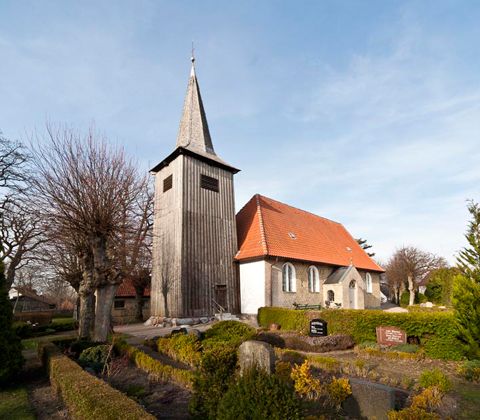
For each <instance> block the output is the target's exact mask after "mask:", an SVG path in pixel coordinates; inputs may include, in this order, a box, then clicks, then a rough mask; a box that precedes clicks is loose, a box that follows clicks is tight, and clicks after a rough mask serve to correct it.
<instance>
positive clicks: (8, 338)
mask: <svg viewBox="0 0 480 420" xmlns="http://www.w3.org/2000/svg"><path fill="white" fill-rule="evenodd" d="M12 320H13V315H12V305H11V304H10V301H9V299H8V290H7V289H6V284H5V274H4V272H3V263H2V262H0V349H1V351H0V385H1V384H3V383H6V382H8V381H9V380H10V378H11V377H12V376H14V375H15V374H17V373H18V372H19V371H20V369H21V368H22V366H23V362H24V360H23V357H22V343H21V342H20V339H19V338H18V337H17V336H16V335H15V332H14V330H13V329H12Z"/></svg>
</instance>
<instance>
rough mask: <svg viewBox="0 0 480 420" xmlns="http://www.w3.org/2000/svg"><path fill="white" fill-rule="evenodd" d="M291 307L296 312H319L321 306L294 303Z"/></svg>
mask: <svg viewBox="0 0 480 420" xmlns="http://www.w3.org/2000/svg"><path fill="white" fill-rule="evenodd" d="M293 307H294V308H295V309H298V310H303V311H304V310H320V309H322V305H308V304H302V303H294V304H293Z"/></svg>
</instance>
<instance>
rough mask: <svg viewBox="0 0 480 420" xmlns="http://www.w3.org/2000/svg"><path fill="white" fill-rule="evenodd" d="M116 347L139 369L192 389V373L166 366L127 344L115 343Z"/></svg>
mask: <svg viewBox="0 0 480 420" xmlns="http://www.w3.org/2000/svg"><path fill="white" fill-rule="evenodd" d="M115 347H116V349H117V350H118V351H119V352H120V353H122V354H126V355H127V356H128V358H129V359H130V360H131V361H132V362H133V363H135V366H137V367H138V368H139V369H142V370H144V371H145V372H148V373H150V374H151V375H154V376H156V377H157V378H158V379H161V380H164V381H173V382H175V383H176V384H178V385H180V386H183V387H185V388H191V387H192V380H193V372H192V371H190V370H185V369H178V368H175V367H173V366H170V365H165V364H163V363H162V362H160V361H159V360H157V359H154V358H153V357H152V356H149V355H148V354H146V353H144V352H143V351H141V350H139V349H138V348H136V347H134V346H131V345H129V344H127V343H125V342H117V343H115Z"/></svg>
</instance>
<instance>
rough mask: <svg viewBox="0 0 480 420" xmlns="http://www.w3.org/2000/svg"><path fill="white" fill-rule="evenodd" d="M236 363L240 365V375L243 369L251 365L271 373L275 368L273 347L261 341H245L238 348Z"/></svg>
mask: <svg viewBox="0 0 480 420" xmlns="http://www.w3.org/2000/svg"><path fill="white" fill-rule="evenodd" d="M238 364H239V366H240V375H242V374H243V372H245V370H248V369H251V368H253V367H257V368H258V369H261V370H263V371H265V372H267V373H269V374H270V373H273V372H274V370H275V352H274V351H273V347H272V346H271V345H270V344H268V343H264V342H262V341H254V340H248V341H245V342H243V343H242V344H241V345H240V347H239V348H238Z"/></svg>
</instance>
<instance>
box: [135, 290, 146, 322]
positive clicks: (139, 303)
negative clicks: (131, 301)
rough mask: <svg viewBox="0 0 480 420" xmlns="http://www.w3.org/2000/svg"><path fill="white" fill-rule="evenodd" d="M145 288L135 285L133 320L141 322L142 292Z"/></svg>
mask: <svg viewBox="0 0 480 420" xmlns="http://www.w3.org/2000/svg"><path fill="white" fill-rule="evenodd" d="M144 291H145V288H143V287H135V320H136V321H138V322H143V303H144V302H143V293H144Z"/></svg>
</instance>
